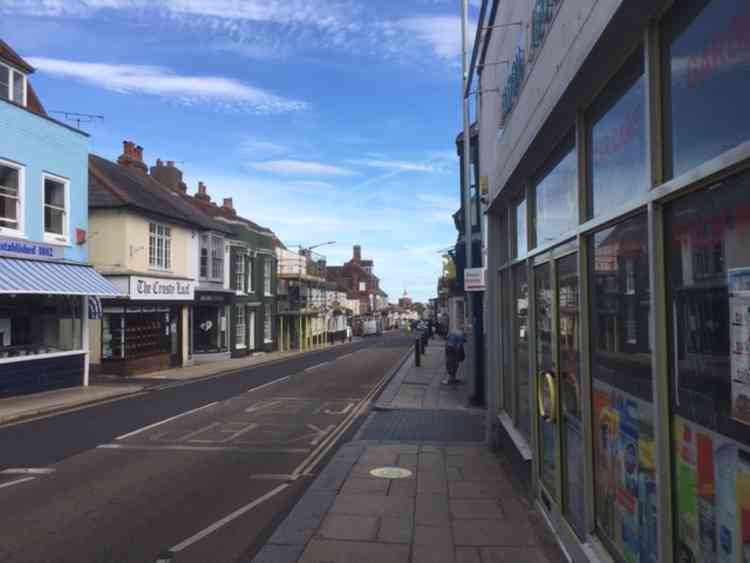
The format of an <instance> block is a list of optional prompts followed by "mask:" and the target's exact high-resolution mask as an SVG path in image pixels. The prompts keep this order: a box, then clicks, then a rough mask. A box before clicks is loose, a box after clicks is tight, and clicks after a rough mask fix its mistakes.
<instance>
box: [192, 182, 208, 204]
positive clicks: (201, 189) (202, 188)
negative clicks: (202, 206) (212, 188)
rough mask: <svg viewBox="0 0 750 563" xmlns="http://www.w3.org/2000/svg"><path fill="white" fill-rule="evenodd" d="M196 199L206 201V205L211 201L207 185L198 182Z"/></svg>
mask: <svg viewBox="0 0 750 563" xmlns="http://www.w3.org/2000/svg"><path fill="white" fill-rule="evenodd" d="M195 199H199V200H201V201H205V202H206V203H208V202H210V201H211V196H210V195H208V192H207V191H206V184H204V183H203V182H198V192H197V193H196V194H195Z"/></svg>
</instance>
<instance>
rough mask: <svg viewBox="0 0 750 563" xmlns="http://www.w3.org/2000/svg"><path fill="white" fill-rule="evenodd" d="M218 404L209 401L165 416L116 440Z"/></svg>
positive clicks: (217, 402)
mask: <svg viewBox="0 0 750 563" xmlns="http://www.w3.org/2000/svg"><path fill="white" fill-rule="evenodd" d="M218 404H219V401H214V402H213V403H208V404H207V405H203V406H202V407H198V408H197V409H192V410H189V411H186V412H183V413H180V414H178V415H175V416H171V417H169V418H165V419H164V420H160V421H159V422H154V423H153V424H149V425H148V426H144V427H143V428H139V429H138V430H133V431H132V432H128V433H127V434H123V435H122V436H118V437H117V438H115V440H124V439H125V438H130V437H131V436H135V435H136V434H140V433H141V432H145V431H146V430H151V429H152V428H156V427H157V426H161V425H162V424H166V423H167V422H172V421H173V420H177V419H178V418H182V417H183V416H188V415H189V414H193V413H196V412H198V411H201V410H203V409H207V408H209V407H212V406H214V405H218Z"/></svg>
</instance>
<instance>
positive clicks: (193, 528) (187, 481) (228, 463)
mask: <svg viewBox="0 0 750 563" xmlns="http://www.w3.org/2000/svg"><path fill="white" fill-rule="evenodd" d="M410 344H411V342H410V340H409V339H406V338H404V337H403V336H399V335H386V336H384V337H378V338H375V337H373V338H371V339H366V340H365V341H363V342H360V343H354V344H351V345H346V346H341V347H337V348H329V349H325V350H321V351H319V352H318V353H316V354H306V355H302V356H298V357H293V358H287V359H285V360H283V361H279V362H275V363H272V364H264V365H260V366H252V367H249V368H247V369H245V370H243V371H238V372H235V373H229V374H227V375H224V376H222V377H216V378H209V379H203V380H198V381H195V382H193V383H191V384H189V385H187V384H180V385H177V386H168V387H157V388H151V389H146V390H144V392H143V393H140V394H135V395H131V396H129V397H127V398H125V399H122V400H118V401H112V402H108V403H101V404H97V405H94V406H91V407H88V408H82V409H76V410H73V411H68V412H64V413H59V414H55V415H53V416H49V417H40V418H36V419H32V420H27V421H21V422H19V423H16V424H11V425H6V426H3V427H1V428H0V451H2V452H3V455H2V456H0V506H2V507H3V510H1V511H0V530H2V531H0V561H2V562H3V563H11V562H12V563H15V562H23V563H29V562H30V563H35V562H51V561H55V562H63V563H64V562H68V561H69V562H75V563H81V562H88V561H91V562H96V563H106V562H113V563H114V562H118V563H123V562H133V563H144V562H148V561H152V562H153V561H157V560H159V561H170V562H173V563H191V562H194V563H211V562H224V561H239V560H247V559H248V558H249V557H250V556H251V555H250V554H251V553H255V552H256V551H257V550H258V548H259V546H261V545H263V544H264V543H265V541H266V540H267V538H268V537H269V535H270V534H271V532H272V531H273V530H274V529H275V528H276V526H277V525H278V523H279V522H280V520H281V519H282V518H283V517H284V516H285V515H286V514H287V513H288V511H289V510H290V508H291V507H292V506H293V505H294V504H295V503H296V502H297V500H298V499H299V498H300V496H301V495H302V493H303V492H304V491H305V489H306V488H307V487H309V485H310V484H311V482H312V480H313V479H314V478H315V477H317V475H318V474H319V471H320V469H321V467H323V466H324V465H325V463H326V461H327V459H329V458H330V456H331V455H333V453H334V452H335V451H336V449H337V448H338V446H339V444H340V443H341V442H342V441H345V440H348V439H350V438H351V436H352V435H353V434H354V432H356V431H357V429H358V426H359V425H360V424H361V422H362V420H363V419H364V418H365V415H366V413H368V412H369V409H370V407H371V403H372V400H373V397H375V396H376V394H377V393H378V392H379V391H380V390H381V389H382V388H383V386H384V385H385V384H386V383H387V382H388V381H389V380H390V379H391V378H392V377H393V375H394V373H395V371H396V369H397V368H398V367H399V366H400V365H401V364H402V363H403V362H404V361H405V360H406V359H407V357H408V354H409V352H410Z"/></svg>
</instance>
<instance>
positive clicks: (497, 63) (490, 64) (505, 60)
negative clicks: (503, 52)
mask: <svg viewBox="0 0 750 563" xmlns="http://www.w3.org/2000/svg"><path fill="white" fill-rule="evenodd" d="M509 64H510V61H509V60H507V59H504V60H502V61H493V62H491V63H481V64H478V65H477V70H479V69H482V68H484V67H486V66H495V65H509Z"/></svg>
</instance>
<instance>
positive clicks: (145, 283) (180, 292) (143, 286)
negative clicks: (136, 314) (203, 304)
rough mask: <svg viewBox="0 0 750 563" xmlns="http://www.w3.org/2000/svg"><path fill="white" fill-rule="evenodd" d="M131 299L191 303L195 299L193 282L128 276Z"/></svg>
mask: <svg viewBox="0 0 750 563" xmlns="http://www.w3.org/2000/svg"><path fill="white" fill-rule="evenodd" d="M128 294H129V295H130V298H131V299H142V300H152V301H192V300H193V298H194V297H195V282H193V281H188V280H172V279H166V278H146V277H140V276H130V287H129V292H128Z"/></svg>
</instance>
